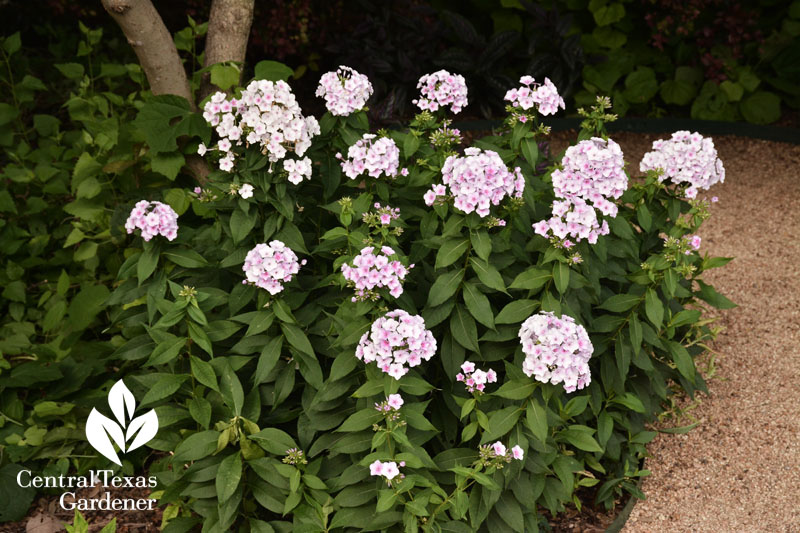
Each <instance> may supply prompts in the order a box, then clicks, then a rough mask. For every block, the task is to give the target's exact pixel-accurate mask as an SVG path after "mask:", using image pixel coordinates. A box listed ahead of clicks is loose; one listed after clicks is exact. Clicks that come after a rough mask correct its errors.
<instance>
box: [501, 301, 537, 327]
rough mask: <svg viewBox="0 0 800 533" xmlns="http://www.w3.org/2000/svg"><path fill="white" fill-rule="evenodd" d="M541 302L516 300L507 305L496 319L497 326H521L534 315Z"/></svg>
mask: <svg viewBox="0 0 800 533" xmlns="http://www.w3.org/2000/svg"><path fill="white" fill-rule="evenodd" d="M538 305H539V302H537V301H536V300H514V301H513V302H511V303H509V304H507V305H506V306H505V307H504V308H503V310H502V311H500V313H498V314H497V316H496V317H495V319H494V323H495V324H519V323H521V322H523V321H524V320H525V319H527V318H528V317H529V316H531V314H533V311H534V309H536V308H537V306H538Z"/></svg>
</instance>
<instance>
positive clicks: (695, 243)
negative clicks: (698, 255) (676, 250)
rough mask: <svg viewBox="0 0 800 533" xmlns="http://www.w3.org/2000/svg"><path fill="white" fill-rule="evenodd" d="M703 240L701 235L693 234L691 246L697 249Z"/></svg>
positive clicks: (690, 241)
mask: <svg viewBox="0 0 800 533" xmlns="http://www.w3.org/2000/svg"><path fill="white" fill-rule="evenodd" d="M701 240H702V239H701V238H700V235H692V236H691V238H690V239H689V246H691V247H692V248H694V249H695V250H699V249H700V242H701Z"/></svg>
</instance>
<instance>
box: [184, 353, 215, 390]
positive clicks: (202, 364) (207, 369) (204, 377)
mask: <svg viewBox="0 0 800 533" xmlns="http://www.w3.org/2000/svg"><path fill="white" fill-rule="evenodd" d="M189 364H190V366H191V368H192V375H193V376H194V378H195V379H196V380H197V381H199V382H200V383H202V384H203V385H205V386H206V387H208V388H210V389H213V390H215V391H217V392H219V385H217V375H216V374H215V373H214V367H213V366H211V365H210V364H209V363H207V362H206V361H203V360H202V359H200V358H199V357H196V356H194V355H192V356H191V357H190V358H189Z"/></svg>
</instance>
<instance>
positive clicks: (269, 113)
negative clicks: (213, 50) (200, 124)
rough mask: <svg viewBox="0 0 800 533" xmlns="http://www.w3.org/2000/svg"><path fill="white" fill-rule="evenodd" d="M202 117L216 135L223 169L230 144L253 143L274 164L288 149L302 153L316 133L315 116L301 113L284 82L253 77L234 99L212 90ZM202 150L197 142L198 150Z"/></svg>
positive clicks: (230, 160) (228, 164)
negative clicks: (254, 78)
mask: <svg viewBox="0 0 800 533" xmlns="http://www.w3.org/2000/svg"><path fill="white" fill-rule="evenodd" d="M203 118H204V119H205V120H206V122H208V123H209V124H210V125H211V126H213V127H214V128H215V130H216V132H217V135H219V137H220V140H219V142H218V143H217V148H218V149H219V150H220V151H221V152H223V153H224V156H223V157H222V159H221V160H220V163H219V165H220V168H221V169H222V170H225V171H230V170H231V168H233V161H234V159H235V154H234V152H233V151H232V148H233V146H234V145H237V146H241V145H242V144H244V143H245V142H246V143H247V144H248V145H250V144H257V145H259V146H261V147H262V151H263V152H264V154H265V155H267V156H268V157H269V160H270V162H272V163H274V162H276V161H279V160H281V159H283V158H284V157H285V156H286V154H287V152H289V151H291V152H294V153H295V154H296V155H298V156H302V155H303V154H304V153H305V152H306V150H308V148H309V147H310V146H311V139H312V137H314V136H315V135H318V134H319V132H320V129H319V123H318V122H317V119H315V118H314V117H311V116H309V117H304V116H303V114H302V112H301V109H300V106H299V105H298V103H297V100H296V98H295V96H294V94H293V93H292V89H291V87H289V85H288V84H287V83H286V82H284V81H277V82H272V81H267V80H254V81H252V82H250V84H249V85H248V86H247V88H245V89H244V90H243V91H242V94H241V97H240V98H238V99H237V98H232V99H230V100H227V99H226V95H225V93H222V92H218V93H215V94H214V95H213V96H212V97H211V99H210V100H209V101H208V102H207V103H206V105H205V106H204V107H203ZM206 150H207V148H206V147H205V146H204V145H201V146H200V148H199V149H198V153H199V154H200V155H203V154H204V153H205V151H206Z"/></svg>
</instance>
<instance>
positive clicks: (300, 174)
mask: <svg viewBox="0 0 800 533" xmlns="http://www.w3.org/2000/svg"><path fill="white" fill-rule="evenodd" d="M283 169H284V170H285V171H286V172H288V173H289V181H290V182H292V183H293V184H295V185H298V184H299V183H300V182H301V181H303V178H306V179H309V180H310V179H311V160H310V159H309V158H307V157H304V158H303V159H297V160H294V159H284V160H283Z"/></svg>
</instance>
